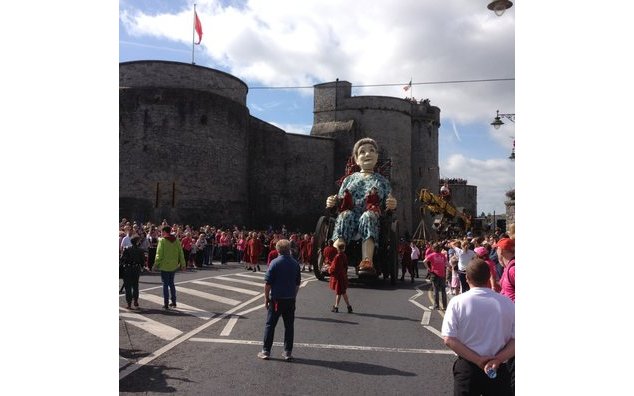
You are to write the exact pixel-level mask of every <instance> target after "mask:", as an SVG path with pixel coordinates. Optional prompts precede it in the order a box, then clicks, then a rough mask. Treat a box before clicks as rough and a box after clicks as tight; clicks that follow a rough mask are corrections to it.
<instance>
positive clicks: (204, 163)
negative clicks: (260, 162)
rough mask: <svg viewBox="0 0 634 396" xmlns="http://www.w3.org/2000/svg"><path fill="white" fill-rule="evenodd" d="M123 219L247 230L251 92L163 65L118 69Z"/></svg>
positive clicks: (213, 74) (208, 74)
mask: <svg viewBox="0 0 634 396" xmlns="http://www.w3.org/2000/svg"><path fill="white" fill-rule="evenodd" d="M119 86H120V89H119V212H120V215H121V216H122V217H123V216H125V217H128V218H133V219H137V220H142V221H145V220H149V219H151V220H154V221H160V220H161V219H163V218H167V219H168V221H170V222H181V223H189V224H201V223H202V222H203V221H205V220H207V219H215V221H217V224H242V223H243V222H246V221H247V216H248V181H247V178H248V153H247V152H246V147H247V142H248V133H247V132H248V122H249V110H248V109H247V107H246V94H247V86H246V84H244V83H243V82H242V81H240V80H239V79H237V78H235V77H233V76H231V75H229V74H226V73H223V72H221V71H218V70H214V69H209V68H205V67H201V66H195V65H190V64H186V63H177V62H165V61H136V62H124V63H121V64H120V65H119Z"/></svg>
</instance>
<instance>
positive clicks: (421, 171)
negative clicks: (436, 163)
mask: <svg viewBox="0 0 634 396" xmlns="http://www.w3.org/2000/svg"><path fill="white" fill-rule="evenodd" d="M422 175H423V170H422V169H421V167H420V166H419V167H418V176H422Z"/></svg>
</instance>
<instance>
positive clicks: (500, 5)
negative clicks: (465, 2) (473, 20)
mask: <svg viewBox="0 0 634 396" xmlns="http://www.w3.org/2000/svg"><path fill="white" fill-rule="evenodd" d="M511 7H513V3H512V2H510V1H508V0H493V1H492V2H490V3H489V5H488V6H487V8H488V9H489V10H491V11H493V12H495V15H497V16H502V14H504V11H506V10H507V9H508V8H511Z"/></svg>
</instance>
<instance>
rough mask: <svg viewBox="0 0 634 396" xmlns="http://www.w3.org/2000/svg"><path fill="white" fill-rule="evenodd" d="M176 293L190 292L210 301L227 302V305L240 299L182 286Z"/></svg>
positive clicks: (235, 303)
mask: <svg viewBox="0 0 634 396" xmlns="http://www.w3.org/2000/svg"><path fill="white" fill-rule="evenodd" d="M177 293H185V294H190V295H192V296H196V297H201V298H206V299H207V300H212V301H216V302H219V303H223V304H227V305H238V304H240V301H238V300H234V299H233V298H227V297H222V296H218V295H215V294H211V293H206V292H202V291H200V290H194V289H188V288H186V287H182V286H181V287H179V288H178V289H177Z"/></svg>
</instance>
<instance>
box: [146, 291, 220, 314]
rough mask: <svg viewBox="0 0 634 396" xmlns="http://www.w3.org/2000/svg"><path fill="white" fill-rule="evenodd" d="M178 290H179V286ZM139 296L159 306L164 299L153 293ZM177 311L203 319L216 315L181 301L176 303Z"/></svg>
mask: <svg viewBox="0 0 634 396" xmlns="http://www.w3.org/2000/svg"><path fill="white" fill-rule="evenodd" d="M178 290H179V291H180V288H179V289H178ZM139 298H140V299H141V300H146V301H150V302H153V303H156V304H158V305H161V306H162V305H163V304H164V303H165V300H163V297H159V296H155V295H154V294H146V293H140V294H139ZM177 311H178V312H182V313H185V314H188V315H192V316H195V317H197V318H200V319H203V320H209V319H211V318H213V317H214V315H216V314H215V313H212V312H207V311H205V310H202V309H200V308H196V307H192V306H191V305H187V304H183V303H181V302H179V303H178V307H177Z"/></svg>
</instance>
